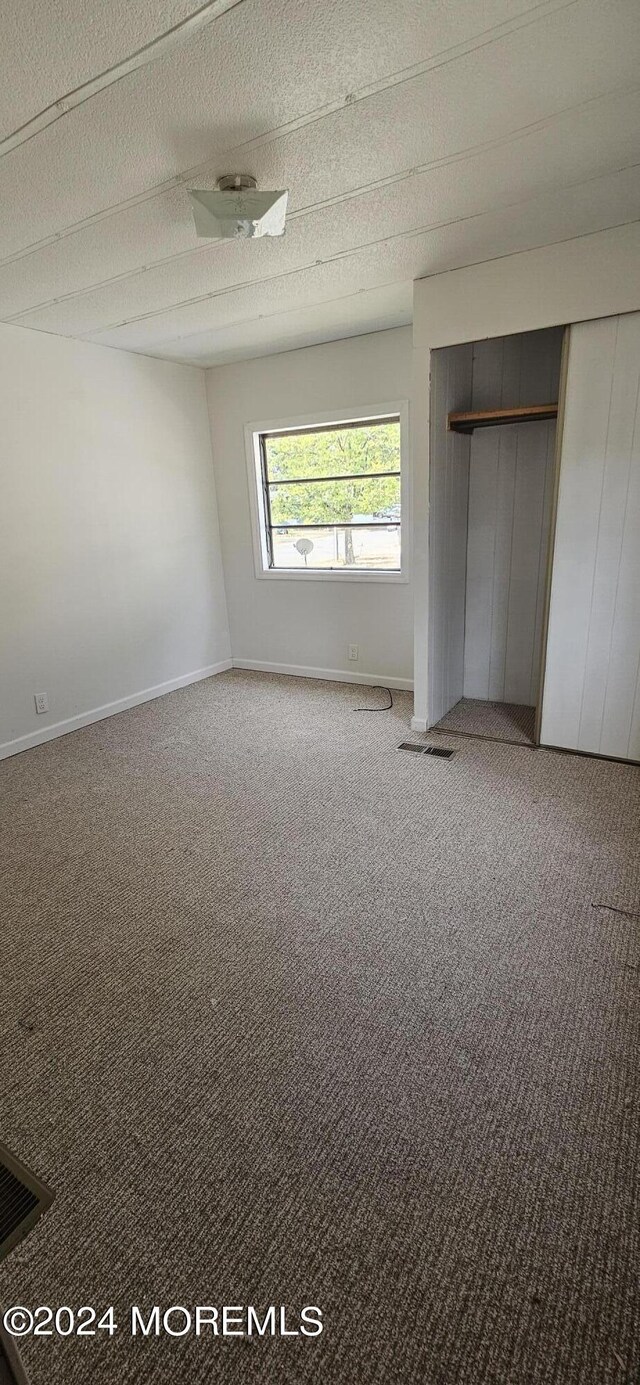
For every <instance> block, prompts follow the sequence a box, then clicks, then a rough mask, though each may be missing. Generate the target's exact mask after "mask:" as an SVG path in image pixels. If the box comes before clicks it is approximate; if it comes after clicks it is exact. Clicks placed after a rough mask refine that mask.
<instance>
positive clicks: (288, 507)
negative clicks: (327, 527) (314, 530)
mask: <svg viewBox="0 0 640 1385" xmlns="http://www.w3.org/2000/svg"><path fill="white" fill-rule="evenodd" d="M269 500H270V505H271V523H272V524H287V523H290V524H348V523H349V520H358V521H359V522H360V523H364V522H366V521H367V520H379V521H380V522H382V521H384V520H385V519H386V520H396V521H397V520H399V519H400V477H399V476H364V477H363V476H356V477H353V479H352V480H349V481H312V482H309V483H308V484H306V483H303V484H301V485H295V486H287V485H280V486H274V485H271V486H270V487H269Z"/></svg>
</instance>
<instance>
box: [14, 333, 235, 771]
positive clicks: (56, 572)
mask: <svg viewBox="0 0 640 1385" xmlns="http://www.w3.org/2000/svg"><path fill="white" fill-rule="evenodd" d="M0 360H1V369H0V430H1V437H2V445H1V458H0V466H1V470H2V478H1V496H2V501H1V511H0V590H1V594H2V599H1V601H0V645H1V649H2V658H1V661H0V754H12V753H14V752H15V751H16V750H20V749H25V748H27V746H29V745H31V744H34V743H37V742H38V741H39V740H42V739H48V738H49V737H50V736H51V735H56V734H61V733H62V732H63V731H65V730H71V729H73V728H74V726H76V725H81V724H83V723H84V722H86V721H90V720H93V719H95V717H96V715H101V714H108V712H109V711H116V710H118V708H119V707H120V706H126V705H131V704H132V703H133V702H136V701H140V700H142V698H143V697H144V695H145V693H147V692H148V691H149V690H158V691H167V690H168V687H169V686H177V685H179V684H181V683H183V682H188V681H191V680H192V679H193V677H194V676H196V675H197V674H198V673H199V672H200V673H202V671H212V670H213V669H216V668H217V667H219V665H220V664H221V663H222V664H224V663H225V662H226V663H227V665H228V661H229V656H230V645H229V635H228V627H227V615H226V605H225V594H224V583H223V575H222V566H221V559H220V548H219V536H218V528H217V516H216V504H215V490H214V482H213V471H212V464H211V440H210V435H209V425H208V414H207V408H206V395H205V380H204V375H203V373H202V372H200V371H198V370H196V369H194V368H192V367H190V366H181V365H170V364H167V363H165V362H161V361H154V360H148V359H146V358H145V357H142V356H133V355H129V354H127V353H126V352H123V351H115V350H109V349H108V348H106V347H101V346H94V345H88V344H85V343H82V342H77V341H70V340H68V339H64V338H62V337H53V336H48V335H45V334H43V333H39V332H34V331H28V330H26V329H24V328H19V327H11V326H5V325H0ZM36 692H46V693H47V694H48V697H49V712H48V714H45V715H44V716H36V714H35V708H34V702H33V695H34V693H36ZM114 704H115V705H114Z"/></svg>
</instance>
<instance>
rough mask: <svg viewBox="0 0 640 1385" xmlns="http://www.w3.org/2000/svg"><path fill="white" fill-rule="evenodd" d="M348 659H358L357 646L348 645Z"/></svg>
mask: <svg viewBox="0 0 640 1385" xmlns="http://www.w3.org/2000/svg"><path fill="white" fill-rule="evenodd" d="M349 658H350V659H357V658H358V646H357V644H350V645H349Z"/></svg>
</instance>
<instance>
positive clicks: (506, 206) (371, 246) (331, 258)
mask: <svg viewBox="0 0 640 1385" xmlns="http://www.w3.org/2000/svg"><path fill="white" fill-rule="evenodd" d="M629 167H630V168H638V167H640V165H639V164H637V163H636V164H631V165H629ZM616 171H621V170H612V171H611V172H616ZM622 171H626V170H622ZM611 172H609V173H604V174H598V175H597V176H596V177H595V178H584V179H580V180H578V181H577V182H576V183H566V182H564V183H563V184H562V189H565V188H570V187H573V188H578V187H583V186H586V184H588V183H591V182H598V181H599V180H600V179H601V178H607V177H610V176H611ZM562 189H558V188H554V189H552V193H553V192H558V191H559V190H562ZM552 193H549V192H545V193H541V194H536V195H534V196H533V197H525V198H520V199H517V200H516V201H515V202H507V203H503V204H502V205H501V206H500V207H498V208H497V210H498V211H499V212H504V211H510V210H511V209H512V208H513V207H520V206H526V205H527V204H528V203H530V202H537V201H539V200H540V198H541V197H548V196H550V195H552ZM495 211H496V209H495V208H491V209H489V210H485V211H481V212H472V213H471V214H470V215H469V216H459V217H453V218H451V219H450V220H448V221H439V222H431V223H427V224H425V225H424V226H417V227H410V228H409V229H408V230H405V231H394V232H393V234H392V235H390V236H380V237H379V238H378V239H377V240H372V241H363V242H362V243H361V244H360V245H357V246H354V247H351V248H348V249H345V250H339V251H337V252H336V253H335V254H334V255H328V256H327V257H326V258H323V259H317V260H310V261H308V262H307V263H306V264H304V265H301V266H299V267H298V268H297V269H295V268H294V269H289V270H283V271H281V272H280V273H279V274H272V275H265V276H263V277H262V278H260V279H244V280H241V281H240V282H239V283H237V284H231V285H229V286H227V287H225V288H221V289H214V290H213V292H211V293H205V294H196V295H194V296H193V297H192V298H185V299H182V300H181V301H179V302H177V303H170V304H169V305H168V306H165V307H163V308H154V309H153V310H151V311H149V312H147V313H141V314H140V315H139V316H136V317H131V318H125V319H123V320H122V321H119V322H115V323H108V324H107V325H106V326H104V327H96V328H92V329H91V332H89V333H86V334H85V333H83V334H81V335H82V336H83V337H84V336H92V335H96V334H97V333H98V332H111V331H116V330H117V329H118V328H119V327H128V326H129V325H131V324H132V323H134V322H147V321H150V320H151V318H154V317H161V316H162V314H163V313H169V312H178V311H180V309H181V308H190V307H193V306H194V305H195V304H196V303H206V302H210V301H213V300H215V299H217V298H223V297H225V296H226V295H227V294H229V293H236V292H240V291H242V290H244V289H252V288H259V287H260V286H261V285H262V284H269V283H274V282H276V281H277V280H278V279H283V278H287V277H288V276H289V275H290V274H301V273H304V272H305V271H307V270H310V269H317V268H320V266H322V265H325V264H334V263H338V262H339V261H340V260H342V259H348V258H349V256H350V255H357V254H359V253H360V252H361V251H362V250H375V249H376V248H377V246H380V245H389V244H391V243H393V242H394V241H399V240H410V239H412V238H413V237H417V236H422V235H428V234H430V233H431V232H433V231H442V230H446V229H447V228H448V227H450V226H457V225H461V224H463V223H465V222H469V221H476V220H478V219H479V218H480V217H485V216H492V215H494V214H495ZM620 224H624V223H620ZM584 234H588V233H586V232H585V233H584ZM513 253H517V252H513ZM481 263H482V262H481ZM23 316H26V314H23ZM23 325H24V324H23Z"/></svg>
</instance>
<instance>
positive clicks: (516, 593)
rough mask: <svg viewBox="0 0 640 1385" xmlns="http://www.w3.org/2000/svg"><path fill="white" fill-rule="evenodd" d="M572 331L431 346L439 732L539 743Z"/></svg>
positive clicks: (433, 685) (433, 620)
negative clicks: (564, 367) (566, 348)
mask: <svg viewBox="0 0 640 1385" xmlns="http://www.w3.org/2000/svg"><path fill="white" fill-rule="evenodd" d="M563 335H564V329H563V328H561V327H560V328H557V327H554V328H549V329H544V330H540V331H535V332H526V333H521V334H519V335H514V336H506V337H495V338H490V339H487V340H484V341H476V342H469V343H463V344H461V345H459V346H450V347H442V348H441V349H440V350H437V351H433V352H432V354H431V425H430V427H431V466H430V483H429V490H430V495H429V677H428V685H429V730H430V731H431V730H433V731H445V732H447V733H448V734H449V735H451V734H452V733H457V734H458V735H469V736H478V737H482V738H486V739H490V740H500V741H508V742H511V743H513V744H517V745H523V746H534V745H536V744H537V743H538V738H539V734H538V724H539V706H540V700H541V692H542V688H541V685H542V667H543V651H544V643H545V633H546V620H547V607H548V590H549V577H550V549H551V536H552V527H553V516H554V508H555V486H556V470H557V466H556V420H557V413H558V399H559V392H560V373H561V372H560V364H561V353H562V341H563Z"/></svg>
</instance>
